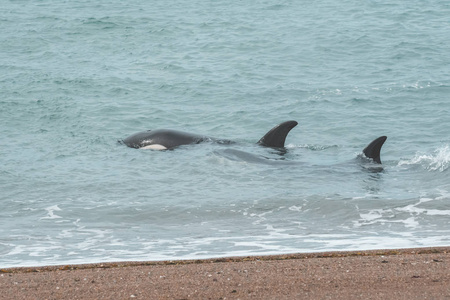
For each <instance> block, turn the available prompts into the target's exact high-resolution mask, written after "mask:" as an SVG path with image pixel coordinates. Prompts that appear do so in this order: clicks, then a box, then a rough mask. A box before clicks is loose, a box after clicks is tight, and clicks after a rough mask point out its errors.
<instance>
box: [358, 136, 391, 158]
mask: <svg viewBox="0 0 450 300" xmlns="http://www.w3.org/2000/svg"><path fill="white" fill-rule="evenodd" d="M386 139H387V137H386V136H380V137H379V138H376V139H375V140H373V141H372V142H371V143H370V144H369V145H367V147H366V148H364V150H363V153H364V155H365V156H366V157H368V158H371V159H373V161H375V162H377V163H379V164H381V159H380V151H381V147H382V146H383V144H384V142H385V141H386Z"/></svg>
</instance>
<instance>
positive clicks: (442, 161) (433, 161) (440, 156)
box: [398, 145, 450, 172]
mask: <svg viewBox="0 0 450 300" xmlns="http://www.w3.org/2000/svg"><path fill="white" fill-rule="evenodd" d="M398 165H399V166H405V165H406V166H407V165H422V166H423V167H424V168H425V169H427V170H429V171H439V172H443V171H445V170H447V169H448V168H449V166H450V147H449V145H445V146H443V147H440V148H438V149H436V150H435V151H434V152H433V153H432V154H426V153H417V154H416V155H415V156H414V157H413V158H412V159H407V160H401V161H400V162H399V163H398Z"/></svg>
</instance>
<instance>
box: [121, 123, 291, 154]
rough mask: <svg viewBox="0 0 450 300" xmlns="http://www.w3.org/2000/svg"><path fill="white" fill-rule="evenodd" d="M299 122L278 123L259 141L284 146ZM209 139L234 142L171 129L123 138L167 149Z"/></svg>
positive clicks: (134, 143) (130, 144) (138, 144)
mask: <svg viewBox="0 0 450 300" xmlns="http://www.w3.org/2000/svg"><path fill="white" fill-rule="evenodd" d="M297 124H298V123H297V121H286V122H283V123H281V124H278V125H277V126H275V127H274V128H272V129H271V130H269V132H267V133H266V134H265V135H264V136H263V137H262V138H261V139H260V140H259V141H258V142H257V143H258V144H259V145H261V146H265V147H272V148H283V147H284V143H285V141H286V136H287V135H288V133H289V131H291V129H292V128H294V127H295V126H297ZM208 141H209V142H216V143H220V144H231V143H233V142H232V141H230V140H223V139H216V138H212V137H208V136H203V135H198V134H192V133H187V132H183V131H177V130H171V129H156V130H147V131H142V132H138V133H135V134H133V135H131V136H129V137H127V138H125V139H124V140H122V142H123V143H124V144H125V145H127V146H128V147H131V148H136V149H153V150H167V149H173V148H176V147H178V146H182V145H189V144H199V143H202V142H208Z"/></svg>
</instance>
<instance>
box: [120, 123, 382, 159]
mask: <svg viewBox="0 0 450 300" xmlns="http://www.w3.org/2000/svg"><path fill="white" fill-rule="evenodd" d="M297 125H298V122H297V121H286V122H283V123H281V124H278V125H276V126H275V127H273V128H272V129H271V130H269V131H268V132H267V133H266V134H265V135H264V136H263V137H262V138H261V139H259V141H258V142H257V144H259V145H261V146H264V147H271V148H284V143H285V142H286V137H287V135H288V133H289V132H290V131H291V129H292V128H294V127H295V126H297ZM386 139H387V137H386V136H380V137H378V138H376V139H375V140H373V141H372V142H371V143H370V144H369V145H367V147H366V148H364V150H363V154H364V156H365V157H366V158H370V159H372V160H373V161H374V162H375V163H378V164H381V159H380V152H381V147H382V146H383V144H384V142H385V141H386ZM121 142H122V143H123V144H125V145H127V146H128V147H131V148H136V149H153V150H168V149H174V148H176V147H178V146H182V145H189V144H200V143H202V142H215V143H219V144H232V143H233V142H232V141H231V140H224V139H216V138H212V137H208V136H204V135H198V134H192V133H187V132H183V131H177V130H171V129H156V130H147V131H142V132H138V133H135V134H133V135H130V136H129V137H127V138H125V139H123V140H122V141H121Z"/></svg>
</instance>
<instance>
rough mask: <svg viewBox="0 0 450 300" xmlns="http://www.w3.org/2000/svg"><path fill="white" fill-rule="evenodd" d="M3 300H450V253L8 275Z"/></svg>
mask: <svg viewBox="0 0 450 300" xmlns="http://www.w3.org/2000/svg"><path fill="white" fill-rule="evenodd" d="M0 299H408V300H411V299H450V247H440V248H417V249H402V250H374V251H352V252H326V253H309V254H289V255H277V256H249V257H234V258H233V257H231V258H220V259H207V260H189V261H162V262H117V263H98V264H86V265H63V266H49V267H30V268H8V269H0Z"/></svg>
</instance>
